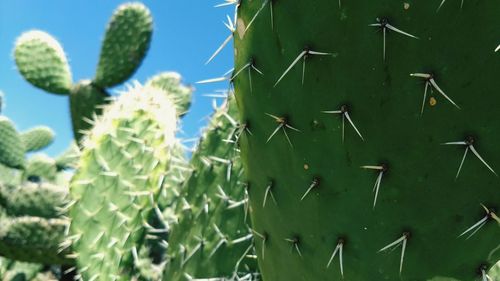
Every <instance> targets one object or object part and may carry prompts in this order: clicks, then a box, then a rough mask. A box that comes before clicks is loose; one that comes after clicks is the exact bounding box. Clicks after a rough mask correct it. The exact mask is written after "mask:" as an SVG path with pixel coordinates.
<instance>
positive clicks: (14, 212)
mask: <svg viewBox="0 0 500 281" xmlns="http://www.w3.org/2000/svg"><path fill="white" fill-rule="evenodd" d="M67 194H68V192H67V189H66V188H60V187H56V186H53V185H50V184H41V185H39V184H33V183H27V184H24V185H23V186H8V185H0V208H1V209H2V210H3V215H2V216H1V218H0V225H1V226H2V227H1V228H0V255H1V256H4V257H7V258H10V259H14V260H18V261H24V262H36V263H41V264H71V263H72V260H71V259H69V258H67V254H68V253H69V250H68V249H61V243H62V242H63V241H64V239H65V238H64V237H65V235H66V229H67V227H68V222H67V220H66V219H64V218H62V217H61V210H62V209H63V208H64V207H65V205H66V204H67Z"/></svg>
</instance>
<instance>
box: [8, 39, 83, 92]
mask: <svg viewBox="0 0 500 281" xmlns="http://www.w3.org/2000/svg"><path fill="white" fill-rule="evenodd" d="M14 58H15V59H16V64H17V67H18V69H19V72H21V74H22V75H23V77H24V78H25V79H26V80H27V81H28V82H30V83H31V84H33V86H35V87H38V88H40V89H43V90H45V91H48V92H50V93H53V94H59V95H66V94H67V93H68V92H69V90H70V89H71V84H72V83H73V80H72V77H71V70H70V68H69V64H68V59H67V58H66V54H65V53H64V50H63V48H62V47H61V45H60V44H59V42H58V41H57V40H56V39H55V38H53V37H52V36H50V35H49V34H48V33H46V32H43V31H39V30H33V31H30V32H27V33H24V34H22V35H21V36H20V37H19V38H18V39H17V42H16V48H15V49H14Z"/></svg>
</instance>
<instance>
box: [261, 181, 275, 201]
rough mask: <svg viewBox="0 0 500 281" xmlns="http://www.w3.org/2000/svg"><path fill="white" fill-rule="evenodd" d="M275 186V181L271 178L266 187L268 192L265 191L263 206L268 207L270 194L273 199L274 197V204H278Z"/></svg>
mask: <svg viewBox="0 0 500 281" xmlns="http://www.w3.org/2000/svg"><path fill="white" fill-rule="evenodd" d="M273 187H274V181H273V180H270V181H269V184H268V185H267V187H266V192H265V193H264V200H263V201H262V208H264V207H266V201H267V197H268V195H271V199H273V201H274V204H276V206H278V203H277V202H276V198H274V194H273Z"/></svg>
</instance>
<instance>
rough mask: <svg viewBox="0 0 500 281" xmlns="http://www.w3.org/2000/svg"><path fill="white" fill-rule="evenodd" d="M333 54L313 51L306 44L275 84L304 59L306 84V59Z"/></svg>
mask: <svg viewBox="0 0 500 281" xmlns="http://www.w3.org/2000/svg"><path fill="white" fill-rule="evenodd" d="M310 55H311V56H333V53H325V52H317V51H312V50H311V49H310V48H309V46H305V47H304V49H303V50H302V52H300V54H299V55H298V56H297V57H296V58H295V60H293V62H292V64H290V66H289V67H288V68H287V69H286V70H285V72H283V74H282V75H281V77H280V78H279V79H278V81H276V84H274V87H276V86H277V85H278V84H279V83H280V82H281V80H282V79H283V78H285V76H286V75H287V74H288V72H290V70H292V68H293V67H294V66H295V65H296V64H297V63H298V62H299V61H300V60H301V59H302V85H304V79H305V75H306V60H307V58H308V57H309V56H310Z"/></svg>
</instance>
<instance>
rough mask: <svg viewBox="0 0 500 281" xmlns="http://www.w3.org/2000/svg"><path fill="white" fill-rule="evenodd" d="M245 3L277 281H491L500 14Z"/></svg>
mask: <svg viewBox="0 0 500 281" xmlns="http://www.w3.org/2000/svg"><path fill="white" fill-rule="evenodd" d="M234 2H237V3H236V4H237V10H238V13H237V14H238V18H237V27H236V28H235V33H234V40H235V60H236V62H235V72H234V74H233V76H231V77H230V79H229V80H230V81H231V83H232V84H233V85H234V86H235V89H236V97H237V100H238V105H239V109H240V116H241V120H242V122H241V123H245V124H251V125H252V134H245V135H242V137H241V138H240V143H241V151H242V159H243V162H244V166H245V169H246V172H247V175H248V179H249V182H250V185H251V187H252V188H251V189H250V190H249V198H250V202H251V210H252V211H251V217H252V223H253V228H254V230H255V231H256V232H258V233H261V234H263V233H265V234H266V235H265V236H264V237H265V239H258V238H256V247H257V249H259V248H264V249H265V257H264V254H263V253H262V252H261V251H257V255H258V257H259V264H260V268H261V271H262V274H263V278H264V280H271V281H274V280H307V281H309V280H341V279H342V278H345V280H352V281H365V280H408V281H417V280H418V281H423V280H438V278H440V277H442V278H454V279H453V280H455V279H456V280H464V281H465V280H488V278H489V277H487V269H488V268H490V267H491V266H492V265H493V264H495V263H496V262H497V261H498V260H499V259H500V248H499V247H498V244H499V242H500V227H499V223H500V219H499V217H498V216H499V215H500V213H499V212H500V211H499V210H500V189H499V184H500V179H499V177H498V176H497V173H498V172H500V146H498V143H499V142H500V135H499V134H498V131H499V130H500V122H499V121H500V117H499V115H498V106H499V104H498V102H497V101H498V98H497V94H496V93H498V89H499V88H500V82H499V79H498V75H499V71H498V69H499V66H500V56H499V55H498V53H495V52H494V51H493V50H494V49H495V46H497V45H498V38H499V36H500V29H499V28H498V27H499V26H500V17H499V16H498V8H499V4H498V2H495V1H462V4H463V7H462V8H461V7H460V3H457V1H441V0H439V1H408V2H407V3H406V2H405V3H403V2H400V1H390V0H382V1H342V3H341V5H339V4H340V3H337V1H329V0H328V1H327V0H318V1H296V0H292V1H275V0H259V1H234ZM458 2H459V1H458ZM440 4H441V5H440ZM438 7H439V8H438ZM256 69H257V70H259V71H257V70H256ZM257 72H261V74H262V75H260V74H257ZM245 74H250V75H245ZM255 74H256V75H255ZM270 182H272V184H271V185H270ZM269 186H271V189H270V187H269ZM269 190H272V193H273V196H274V199H275V200H276V204H274V203H271V202H268V203H267V204H265V205H264V204H263V202H264V201H265V200H266V198H267V200H269V196H268V195H269ZM490 277H491V276H490ZM491 278H493V277H491ZM491 278H490V280H491ZM447 280H449V279H447ZM495 280H498V279H495Z"/></svg>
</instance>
